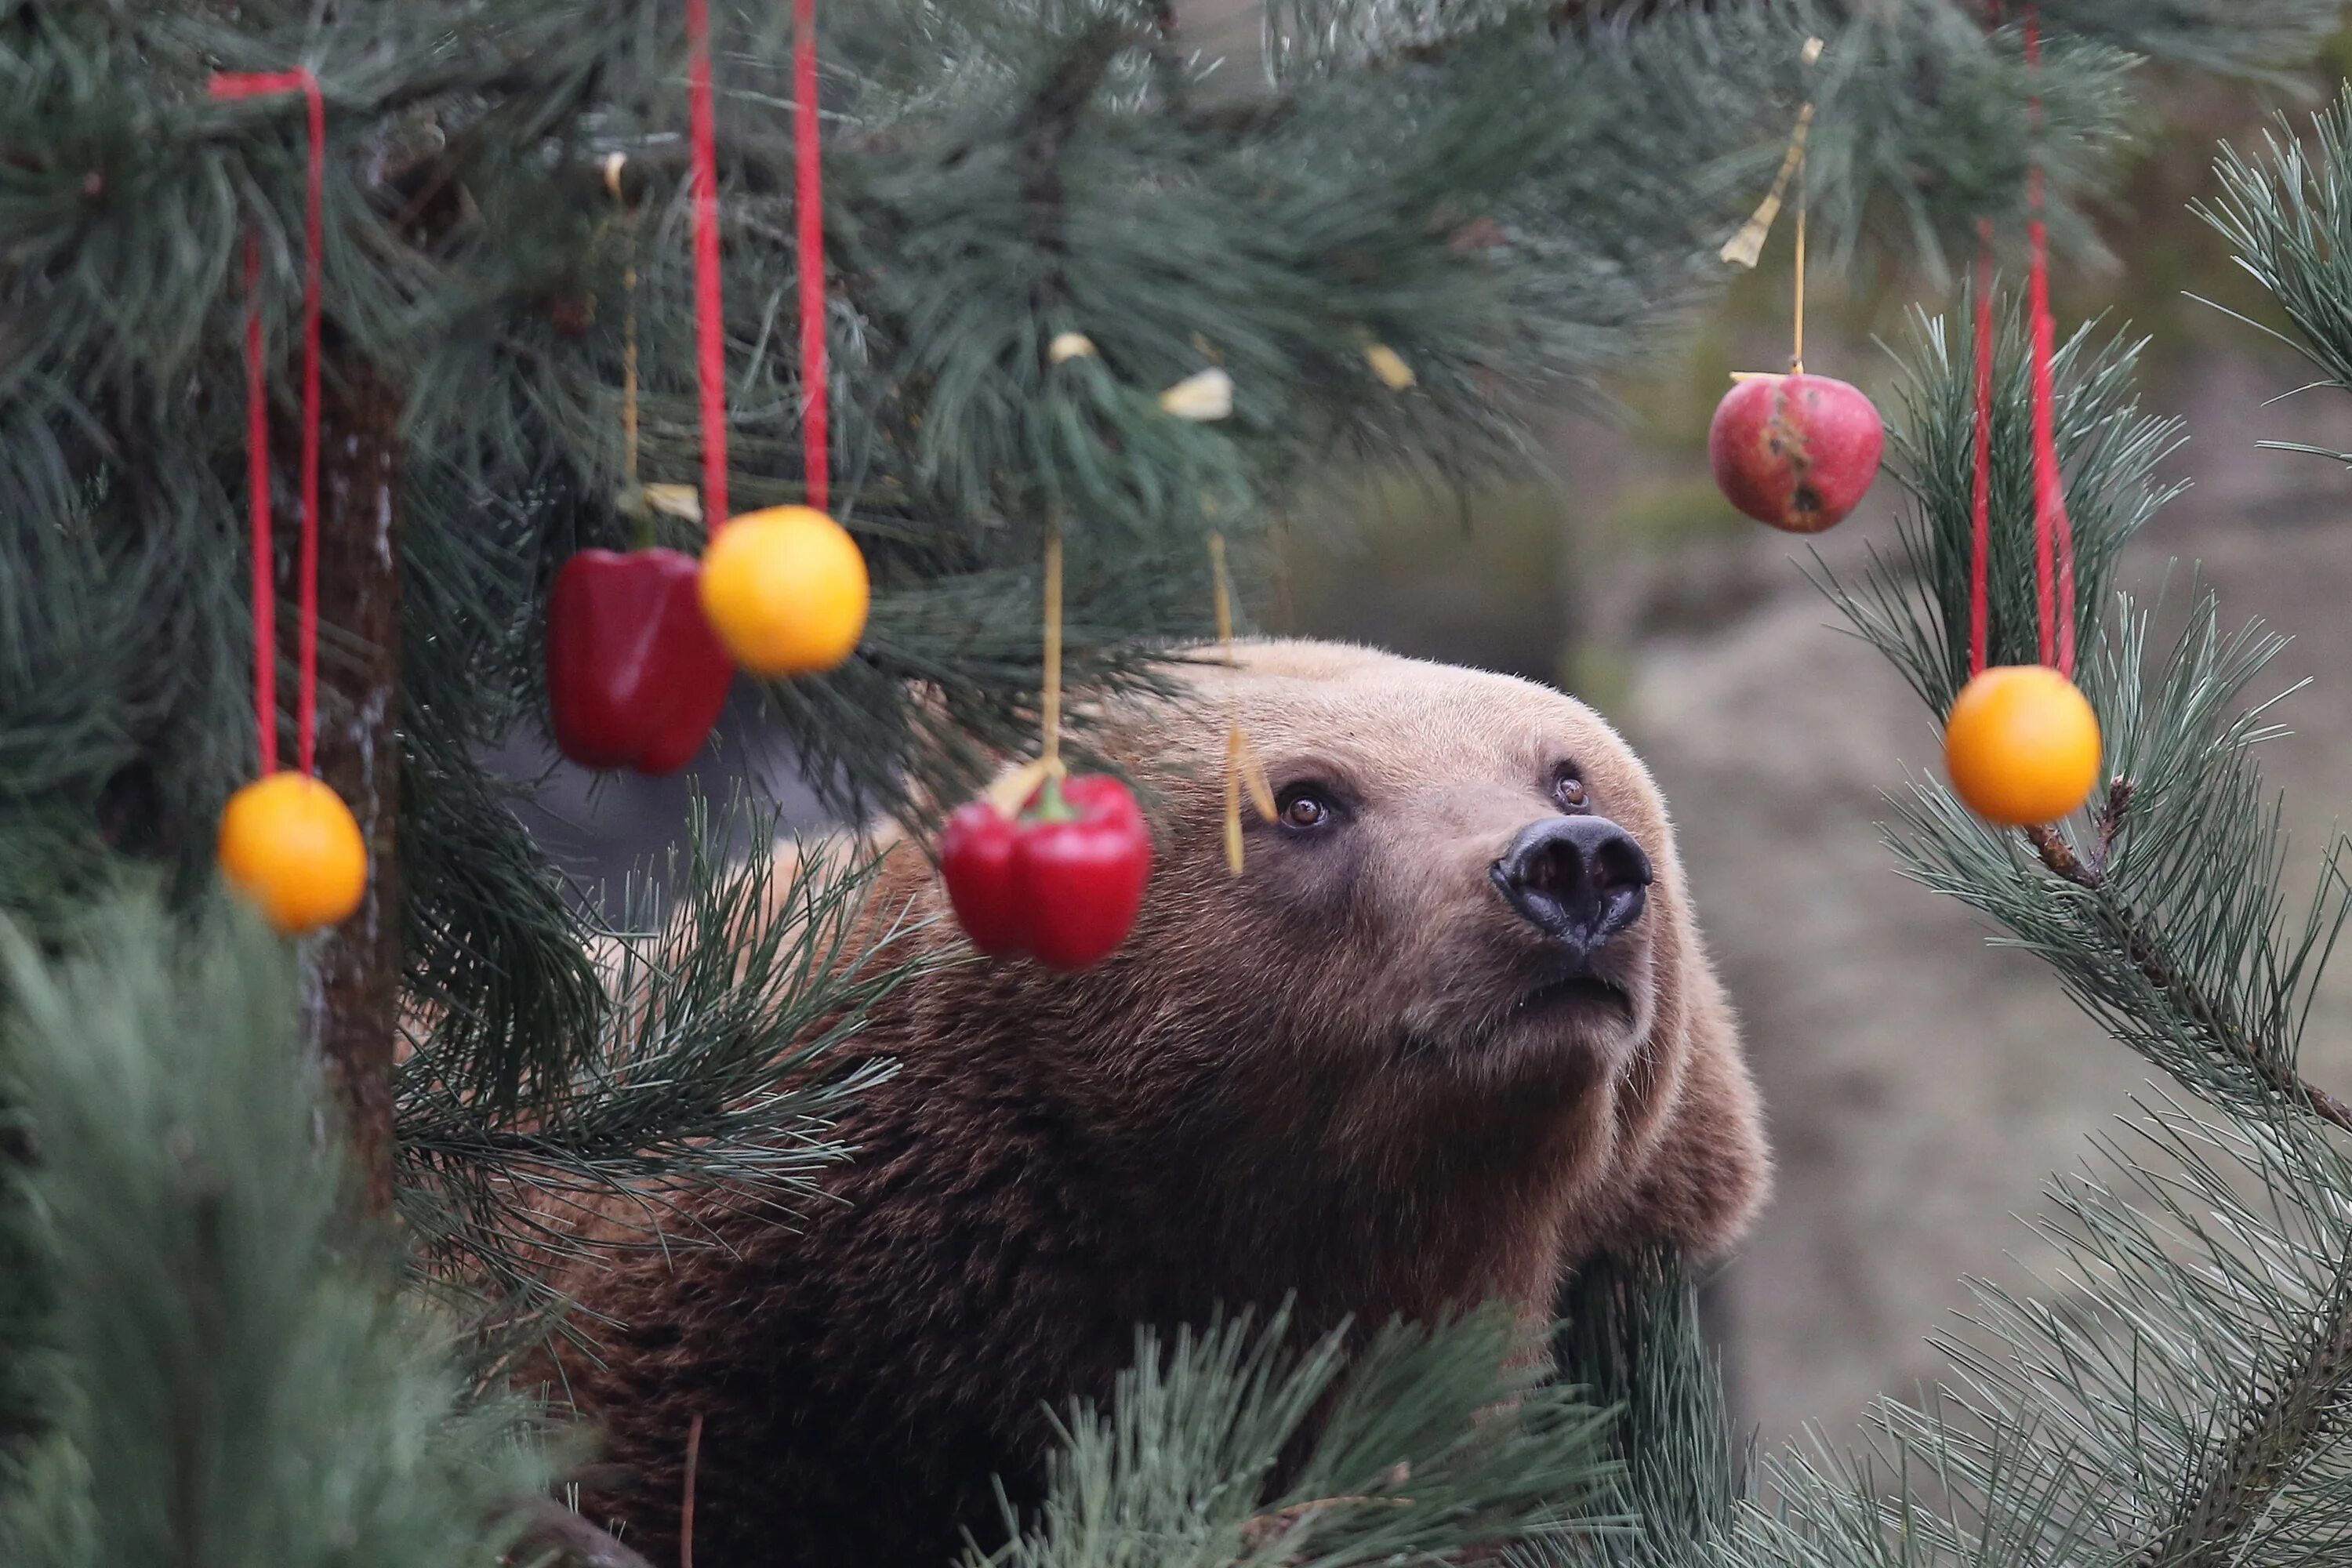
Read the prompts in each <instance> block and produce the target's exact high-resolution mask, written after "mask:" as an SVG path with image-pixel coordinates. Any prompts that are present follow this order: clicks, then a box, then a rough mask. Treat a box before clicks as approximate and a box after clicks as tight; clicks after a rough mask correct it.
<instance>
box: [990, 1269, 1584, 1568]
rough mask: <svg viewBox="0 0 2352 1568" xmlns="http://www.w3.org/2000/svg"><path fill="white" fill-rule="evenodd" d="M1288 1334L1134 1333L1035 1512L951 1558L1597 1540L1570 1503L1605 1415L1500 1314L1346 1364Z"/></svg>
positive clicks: (1375, 1557)
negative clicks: (1167, 1339) (1100, 1404)
mask: <svg viewBox="0 0 2352 1568" xmlns="http://www.w3.org/2000/svg"><path fill="white" fill-rule="evenodd" d="M1287 1326H1288V1325H1287V1323H1286V1315H1284V1314H1277V1315H1276V1317H1275V1318H1274V1319H1273V1321H1270V1322H1268V1323H1267V1324H1265V1326H1264V1327H1263V1328H1261V1327H1259V1326H1258V1325H1256V1324H1255V1323H1252V1322H1251V1321H1248V1320H1246V1319H1243V1320H1240V1321H1234V1322H1230V1323H1225V1324H1222V1325H1219V1326H1216V1327H1213V1328H1212V1329H1209V1330H1207V1331H1204V1332H1202V1333H1201V1334H1199V1335H1198V1336H1197V1337H1196V1336H1195V1335H1194V1334H1192V1332H1191V1331H1182V1332H1180V1333H1179V1334H1178V1335H1177V1337H1176V1339H1175V1342H1174V1343H1173V1344H1172V1345H1170V1346H1168V1347H1166V1348H1165V1349H1163V1348H1162V1347H1161V1346H1160V1344H1159V1343H1158V1342H1157V1340H1156V1339H1155V1337H1154V1336H1153V1335H1152V1334H1151V1333H1150V1332H1149V1331H1146V1332H1145V1333H1144V1334H1143V1335H1142V1336H1141V1338H1140V1341H1139V1345H1138V1350H1137V1359H1136V1364H1135V1366H1134V1367H1133V1368H1132V1369H1131V1370H1129V1372H1127V1373H1124V1374H1122V1375H1121V1377H1120V1379H1119V1383H1118V1392H1117V1394H1116V1396H1115V1397H1114V1400H1113V1403H1112V1406H1111V1408H1110V1409H1108V1410H1107V1411H1104V1410H1093V1409H1079V1410H1076V1411H1073V1412H1072V1414H1071V1420H1070V1423H1069V1426H1067V1428H1066V1436H1067V1442H1066V1447H1064V1449H1063V1451H1062V1453H1061V1454H1060V1456H1059V1458H1057V1459H1056V1461H1055V1465H1054V1467H1053V1469H1052V1471H1051V1474H1050V1477H1049V1485H1050V1491H1049V1495H1048V1498H1047V1500H1046V1502H1045V1506H1044V1508H1043V1509H1042V1510H1040V1512H1039V1515H1038V1517H1037V1518H1036V1519H1035V1520H1034V1521H1024V1520H1022V1519H1020V1518H1018V1517H1017V1516H1016V1517H1013V1518H1012V1519H1009V1520H1008V1521H1007V1522H1008V1523H1009V1524H1011V1525H1012V1526H1013V1529H1014V1531H1015V1535H1014V1539H1013V1541H1012V1542H1010V1543H1009V1544H1007V1545H1006V1546H1005V1547H1003V1549H1002V1550H1001V1551H999V1552H995V1553H994V1554H992V1555H990V1556H987V1557H982V1556H981V1555H980V1554H979V1553H978V1552H969V1553H967V1555H966V1559H965V1561H966V1563H967V1564H970V1565H971V1568H978V1565H979V1564H982V1563H987V1564H991V1565H1001V1568H1049V1565H1050V1568H1062V1565H1064V1564H1071V1563H1101V1564H1114V1563H1121V1564H1137V1565H1141V1564H1147V1563H1149V1564H1155V1565H1158V1564H1166V1565H1168V1568H1175V1565H1176V1564H1181V1563H1192V1564H1198V1565H1200V1568H1210V1565H1213V1564H1217V1563H1249V1564H1268V1565H1271V1564H1275V1563H1299V1564H1311V1565H1313V1568H1343V1565H1344V1564H1350V1563H1393V1562H1399V1561H1405V1562H1443V1561H1446V1560H1449V1558H1450V1557H1452V1556H1453V1555H1454V1554H1455V1553H1459V1552H1467V1551H1471V1550H1474V1549H1483V1548H1491V1547H1496V1546H1501V1545H1506V1544H1509V1543H1511V1542H1523V1541H1546V1540H1550V1539H1553V1538H1555V1537H1558V1536H1560V1535H1562V1534H1567V1535H1570V1536H1574V1537H1578V1538H1584V1537H1587V1536H1589V1535H1590V1534H1591V1532H1593V1531H1596V1530H1598V1529H1601V1528H1605V1527H1606V1524H1607V1523H1608V1521H1606V1520H1605V1519H1601V1518H1596V1517H1593V1516H1591V1515H1590V1514H1588V1513H1585V1512H1584V1511H1583V1510H1585V1509H1586V1506H1587V1505H1588V1504H1591V1503H1592V1502H1594V1501H1596V1500H1601V1499H1602V1498H1604V1497H1605V1496H1606V1495H1607V1492H1608V1489H1609V1483H1610V1481H1611V1479H1612V1473H1613V1469H1614V1466H1613V1463H1612V1459H1611V1458H1610V1445H1609V1442H1608V1429H1609V1417H1608V1415H1607V1413H1605V1412H1603V1411H1600V1410H1596V1409H1594V1408H1593V1407H1592V1406H1591V1405H1586V1404H1585V1403H1583V1402H1582V1401H1581V1400H1580V1398H1579V1397H1578V1396H1577V1394H1576V1393H1575V1391H1574V1390H1571V1389H1569V1388H1566V1387H1563V1386H1562V1385H1560V1384H1557V1383H1548V1382H1545V1381H1542V1379H1541V1377H1540V1363H1539V1362H1538V1360H1537V1359H1536V1358H1534V1357H1531V1356H1528V1355H1525V1354H1517V1353H1515V1352H1524V1351H1526V1350H1527V1349H1528V1346H1527V1345H1526V1344H1525V1343H1524V1342H1523V1336H1522V1333H1521V1331H1520V1330H1519V1329H1518V1327H1517V1325H1516V1324H1514V1323H1513V1322H1512V1321H1510V1319H1509V1316H1508V1315H1507V1313H1503V1312H1501V1311H1499V1310H1486V1311H1483V1312H1480V1313H1477V1314H1475V1315H1474V1316H1472V1317H1470V1318H1468V1319H1465V1320H1464V1321H1460V1322H1458V1323H1454V1324H1451V1325H1445V1326H1441V1327H1437V1328H1422V1327H1416V1326H1412V1325H1407V1324H1391V1325H1390V1326H1389V1328H1387V1329H1386V1330H1385V1331H1381V1333H1379V1334H1376V1335H1374V1336H1373V1337H1372V1339H1371V1341H1370V1343H1369V1344H1368V1345H1367V1346H1366V1347H1365V1348H1364V1350H1363V1351H1362V1352H1360V1354H1358V1355H1356V1356H1355V1357H1354V1358H1352V1362H1351V1358H1350V1357H1349V1354H1348V1352H1347V1350H1346V1340H1347V1333H1346V1331H1345V1330H1344V1329H1341V1330H1337V1331H1333V1332H1331V1333H1329V1334H1327V1335H1325V1336H1324V1337H1323V1338H1322V1339H1321V1340H1319V1341H1318V1342H1316V1343H1315V1344H1313V1345H1312V1346H1311V1347H1309V1348H1308V1349H1307V1350H1306V1351H1304V1352H1299V1353H1297V1354H1293V1353H1291V1352H1289V1351H1287V1350H1286V1348H1285V1340H1286V1330H1287ZM1515 1362H1516V1370H1515V1369H1514V1364H1513V1363H1515ZM1343 1373H1344V1378H1343ZM1326 1401H1328V1410H1324V1411H1320V1412H1318V1406H1319V1405H1323V1404H1324V1403H1325V1402H1326ZM1496 1406H1504V1407H1506V1408H1507V1411H1508V1414H1507V1415H1496V1414H1494V1412H1495V1407H1496ZM1318 1415H1319V1424H1318V1425H1315V1426H1312V1427H1311V1428H1310V1426H1309V1423H1310V1422H1316V1421H1318ZM1482 1415H1483V1416H1484V1417H1486V1418H1484V1419H1482ZM1310 1436H1311V1440H1308V1439H1309V1438H1310ZM1302 1444H1303V1445H1304V1447H1305V1452H1304V1454H1303V1456H1302V1455H1301V1454H1300V1453H1299V1451H1298V1450H1299V1448H1300V1447H1301V1446H1302Z"/></svg>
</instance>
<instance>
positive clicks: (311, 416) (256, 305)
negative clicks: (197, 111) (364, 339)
mask: <svg viewBox="0 0 2352 1568" xmlns="http://www.w3.org/2000/svg"><path fill="white" fill-rule="evenodd" d="M286 92H299V93H300V94H302V96H303V100H304V104H305V107H306V109H307V110H308V111H309V115H308V118H309V129H310V169H309V176H310V178H309V184H308V188H307V190H306V191H305V193H304V202H303V213H302V220H303V221H302V535H301V555H300V559H299V565H298V567H297V571H296V577H297V584H298V586H297V590H296V591H297V595H298V606H299V607H298V612H297V619H296V626H295V644H296V658H297V660H298V668H299V678H298V684H297V687H296V689H295V707H294V745H295V758H296V765H297V766H298V767H299V769H300V770H301V771H302V772H303V773H310V772H312V771H313V766H312V764H313V761H314V758H315V753H316V749H317V748H316V738H317V734H318V707H319V311H320V298H321V296H322V294H323V293H324V289H323V279H322V274H323V267H324V262H323V256H324V252H325V249H326V232H327V101H326V97H325V95H324V94H323V93H321V92H320V89H319V79H318V78H317V77H316V76H314V75H312V74H311V72H310V68H308V67H303V68H297V69H294V70H289V71H215V73H214V74H213V78H212V95H213V97H214V98H215V99H220V100H237V99H247V98H268V97H274V96H276V95H278V94H279V93H286ZM245 286H246V295H247V314H246V324H245V361H246V370H245V390H246V442H247V462H246V482H247V489H249V491H250V499H249V505H250V507H251V510H252V513H253V648H254V659H253V700H254V709H255V714H256V718H257V721H258V722H259V725H260V730H261V771H262V772H263V773H275V772H277V771H278V653H277V642H278V635H277V633H278V605H277V589H276V584H275V583H274V582H273V580H272V575H271V571H270V555H271V552H270V540H271V525H270V516H269V410H268V401H269V397H268V391H269V389H268V368H267V363H266V360H265V356H264V353H263V348H264V345H263V342H262V330H261V242H260V239H259V237H257V236H254V235H248V236H247V238H246V247H245Z"/></svg>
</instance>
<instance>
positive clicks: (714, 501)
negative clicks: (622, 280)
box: [686, 0, 727, 532]
mask: <svg viewBox="0 0 2352 1568" xmlns="http://www.w3.org/2000/svg"><path fill="white" fill-rule="evenodd" d="M686 39H687V45H688V50H689V51H690V58H689V60H688V68H687V93H688V98H689V100H691V105H692V115H693V140H694V180H693V192H692V195H693V199H694V331H695V347H696V351H697V362H698V363H697V370H698V374H699V378H700V383H701V391H702V506H703V523H704V526H706V527H707V528H709V530H711V531H713V532H716V531H718V530H719V529H720V528H722V527H724V526H725V525H726V522H727V320H726V316H725V314H724V311H723V308H722V307H723V300H722V299H721V297H720V293H719V130H718V114H717V110H716V107H715V105H714V103H713V101H712V98H711V89H710V0H686Z"/></svg>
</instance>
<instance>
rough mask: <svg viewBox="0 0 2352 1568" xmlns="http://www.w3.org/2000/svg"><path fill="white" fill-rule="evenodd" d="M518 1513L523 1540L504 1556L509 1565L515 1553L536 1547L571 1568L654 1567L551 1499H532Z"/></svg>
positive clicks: (515, 1558) (575, 1513) (577, 1514)
mask: <svg viewBox="0 0 2352 1568" xmlns="http://www.w3.org/2000/svg"><path fill="white" fill-rule="evenodd" d="M520 1512H521V1514H522V1516H523V1518H524V1519H525V1521H528V1522H527V1525H526V1529H525V1533H524V1535H523V1538H522V1539H521V1540H520V1541H519V1542H516V1543H515V1546H514V1548H513V1550H511V1551H509V1552H508V1554H507V1560H508V1561H509V1562H513V1561H517V1560H518V1559H517V1557H516V1553H517V1552H521V1551H524V1550H526V1549H531V1548H536V1549H537V1550H539V1551H541V1552H547V1551H552V1552H557V1553H558V1554H559V1556H558V1561H559V1562H560V1563H568V1564H570V1565H571V1568H653V1564H652V1563H648V1562H647V1561H646V1559H645V1558H644V1557H642V1556H640V1555H639V1554H638V1553H636V1552H632V1551H630V1550H629V1548H628V1547H626V1546H625V1545H623V1544H622V1543H621V1542H618V1541H616V1540H614V1538H613V1537H612V1536H610V1535H608V1534H606V1533H605V1532H604V1531H601V1530H599V1529H597V1528H596V1527H595V1526H594V1525H593V1524H591V1523H589V1522H588V1521H587V1520H585V1519H584V1518H583V1517H581V1515H580V1514H579V1513H577V1512H575V1511H574V1510H571V1509H568V1508H566V1507H564V1506H563V1505H562V1503H560V1502H557V1501H556V1500H554V1499H553V1498H547V1497H537V1498H533V1499H531V1500H530V1501H529V1502H528V1503H526V1504H525V1505H524V1506H523V1508H522V1509H521V1510H520Z"/></svg>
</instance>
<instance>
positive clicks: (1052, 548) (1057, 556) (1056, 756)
mask: <svg viewBox="0 0 2352 1568" xmlns="http://www.w3.org/2000/svg"><path fill="white" fill-rule="evenodd" d="M1043 708H1044V711H1043V712H1042V713H1041V714H1040V715H1039V722H1040V723H1041V724H1043V725H1044V727H1045V753H1044V755H1043V757H1042V758H1041V759H1040V760H1041V761H1042V762H1043V763H1044V764H1045V773H1046V774H1047V775H1048V776H1049V777H1052V778H1060V777H1061V776H1062V774H1063V773H1064V771H1065V770H1064V768H1063V766H1062V520H1061V519H1060V518H1059V517H1058V516H1057V517H1055V518H1054V519H1053V520H1052V521H1049V522H1047V523H1046V525H1045V694H1044V701H1043Z"/></svg>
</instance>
